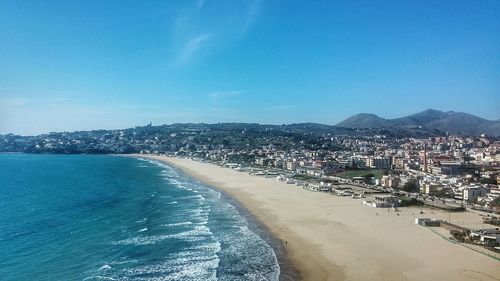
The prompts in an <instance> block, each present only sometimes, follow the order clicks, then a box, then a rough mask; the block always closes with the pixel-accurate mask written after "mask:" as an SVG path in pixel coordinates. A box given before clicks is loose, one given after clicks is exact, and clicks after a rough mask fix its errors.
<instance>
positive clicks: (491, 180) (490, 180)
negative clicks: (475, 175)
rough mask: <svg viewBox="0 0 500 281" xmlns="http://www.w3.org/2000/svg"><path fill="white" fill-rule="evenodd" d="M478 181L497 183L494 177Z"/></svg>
mask: <svg viewBox="0 0 500 281" xmlns="http://www.w3.org/2000/svg"><path fill="white" fill-rule="evenodd" d="M479 182H480V183H482V184H497V181H496V179H493V178H482V179H480V180H479Z"/></svg>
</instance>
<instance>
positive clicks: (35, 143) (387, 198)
mask: <svg viewBox="0 0 500 281" xmlns="http://www.w3.org/2000/svg"><path fill="white" fill-rule="evenodd" d="M383 133H384V131H383V130H375V131H366V130H347V129H339V128H336V127H328V126H322V125H317V124H298V125H286V126H275V125H258V124H214V125H207V124H176V125H170V126H167V125H163V126H152V125H151V124H149V125H147V126H144V127H136V128H132V129H126V130H100V131H89V132H73V133H50V134H46V135H40V136H34V137H22V136H16V135H12V134H10V135H3V136H0V150H1V151H2V152H18V153H19V152H22V153H59V154H60V153H63V154H79V153H86V154H131V153H140V154H148V155H151V154H153V155H169V156H175V157H180V158H191V159H194V160H198V161H202V162H210V163H214V164H217V165H219V166H224V167H229V168H232V169H234V170H237V171H241V172H247V173H250V174H252V175H255V176H263V177H268V178H276V180H278V181H282V182H284V183H286V184H293V185H297V186H300V187H302V188H304V189H306V190H309V191H314V192H325V193H329V194H332V195H336V196H343V197H352V198H354V199H361V200H360V201H361V202H362V203H363V204H364V205H367V206H371V207H376V208H392V209H394V210H396V209H397V208H398V207H404V206H410V205H426V206H427V207H430V208H439V209H443V210H447V211H449V212H461V211H465V210H476V211H480V212H483V213H484V214H487V215H485V216H484V222H485V223H487V224H488V225H492V226H493V227H492V228H488V227H486V228H481V229H474V230H471V229H461V228H460V226H456V225H451V224H450V223H449V222H446V221H434V220H419V221H416V223H417V224H421V225H424V226H443V227H448V228H447V229H449V230H450V233H451V234H452V235H453V237H455V238H456V239H459V240H465V239H466V238H465V237H467V239H469V240H467V241H472V242H474V243H478V242H480V241H483V240H484V237H487V238H486V239H487V243H485V242H484V241H483V242H480V243H482V245H486V244H487V245H488V246H494V247H497V248H498V245H499V243H500V231H498V229H497V228H495V227H498V226H499V225H500V219H498V218H497V216H496V214H495V213H500V188H499V187H500V185H499V183H500V139H499V138H497V137H490V136H487V135H484V134H483V135H481V136H453V135H450V134H443V135H435V134H429V133H426V134H423V135H422V136H420V137H419V136H413V135H411V134H409V135H406V136H405V135H404V134H402V135H401V134H400V133H399V134H394V133H390V132H389V134H383ZM385 133H388V132H387V131H386V132H385ZM490 214H491V215H490ZM483 232H484V233H487V234H484V233H483ZM464 233H466V235H465V234H464ZM481 233H483V234H484V235H482V234H481ZM464 235H465V236H464ZM471 235H476V236H477V237H476V236H471ZM485 235H486V236H485ZM488 237H489V238H488ZM492 237H493V238H492ZM455 238H454V239H455ZM481 239H483V240H481ZM493 249H494V248H493Z"/></svg>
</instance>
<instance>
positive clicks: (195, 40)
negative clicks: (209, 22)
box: [179, 32, 212, 63]
mask: <svg viewBox="0 0 500 281" xmlns="http://www.w3.org/2000/svg"><path fill="white" fill-rule="evenodd" d="M211 36H212V33H210V32H208V33H202V34H198V35H196V36H194V37H192V38H190V39H189V40H188V41H187V42H186V43H185V44H184V46H183V47H182V50H181V54H180V56H179V63H186V62H188V61H189V60H190V59H191V58H192V57H193V56H194V55H195V54H196V52H198V51H199V50H200V49H201V47H202V46H203V44H205V43H206V42H207V41H208V40H209V39H210V37H211Z"/></svg>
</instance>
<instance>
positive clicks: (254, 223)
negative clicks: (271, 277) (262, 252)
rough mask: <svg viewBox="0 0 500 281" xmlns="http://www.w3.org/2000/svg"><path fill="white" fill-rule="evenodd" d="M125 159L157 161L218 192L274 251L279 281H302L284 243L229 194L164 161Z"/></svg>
mask: <svg viewBox="0 0 500 281" xmlns="http://www.w3.org/2000/svg"><path fill="white" fill-rule="evenodd" d="M123 156H126V157H134V158H145V159H150V160H155V161H159V162H160V163H163V164H166V165H168V166H170V167H171V168H173V169H175V170H177V171H178V172H179V173H181V174H183V175H184V176H186V177H188V178H191V179H192V180H195V181H199V182H200V183H202V184H203V185H205V186H207V187H209V188H212V189H214V190H216V191H218V192H220V193H221V195H222V196H224V198H225V199H226V200H228V201H229V202H230V204H231V205H233V206H234V207H235V208H236V209H237V210H238V212H239V213H240V215H242V216H243V217H244V218H245V219H246V220H247V222H248V228H249V229H250V230H251V231H252V232H254V233H255V234H257V235H258V236H259V237H260V238H261V239H262V240H264V241H265V242H266V243H267V244H268V245H269V246H270V247H271V248H272V249H273V251H274V254H275V255H276V259H277V262H278V265H279V269H280V275H279V280H280V281H290V280H292V281H297V280H302V279H301V278H300V277H299V271H298V270H297V268H296V267H295V266H294V264H293V263H292V262H291V261H290V259H289V257H288V253H287V250H286V248H285V247H284V245H283V244H284V242H283V241H281V240H280V239H278V238H277V237H276V236H275V234H274V233H273V232H272V231H271V230H270V229H269V227H268V226H267V225H266V224H264V223H263V222H261V221H260V220H259V219H258V218H257V217H255V215H254V214H253V213H252V212H250V210H248V209H247V208H245V207H244V206H242V204H241V202H240V201H238V200H237V198H235V197H234V196H232V195H231V194H229V193H228V192H227V191H226V190H224V189H221V188H219V187H217V186H216V185H213V184H211V183H208V182H206V181H203V180H201V179H199V178H198V177H196V176H195V175H192V174H191V173H188V172H186V171H185V170H183V169H182V168H181V167H179V166H177V165H175V164H173V163H170V162H168V161H166V160H159V159H155V158H151V157H147V155H123Z"/></svg>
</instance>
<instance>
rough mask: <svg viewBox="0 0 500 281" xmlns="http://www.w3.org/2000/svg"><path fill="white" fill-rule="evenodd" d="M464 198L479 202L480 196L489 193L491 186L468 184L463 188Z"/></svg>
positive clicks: (468, 200)
mask: <svg viewBox="0 0 500 281" xmlns="http://www.w3.org/2000/svg"><path fill="white" fill-rule="evenodd" d="M462 192H463V199H464V200H465V201H467V202H471V203H473V202H477V199H478V198H479V197H484V196H486V194H487V193H489V192H490V189H489V188H486V187H482V186H474V185H472V186H467V187H465V188H464V189H463V191H462Z"/></svg>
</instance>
